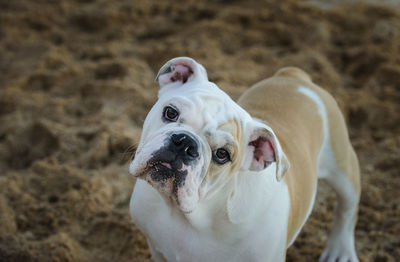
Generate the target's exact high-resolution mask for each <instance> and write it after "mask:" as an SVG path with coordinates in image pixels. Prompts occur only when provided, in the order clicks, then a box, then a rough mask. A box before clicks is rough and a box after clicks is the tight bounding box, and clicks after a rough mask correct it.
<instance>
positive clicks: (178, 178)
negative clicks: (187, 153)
mask: <svg viewBox="0 0 400 262" xmlns="http://www.w3.org/2000/svg"><path fill="white" fill-rule="evenodd" d="M187 173H188V171H187V170H185V169H183V168H181V169H176V168H174V165H173V164H172V163H168V162H164V161H151V162H148V163H147V165H146V167H145V168H144V169H143V171H142V172H140V173H139V175H138V176H137V177H139V178H141V179H144V180H146V181H147V182H148V183H149V184H150V185H151V186H153V187H154V188H156V189H157V190H158V191H160V192H161V193H164V194H166V195H167V196H169V197H173V198H174V199H175V200H177V194H178V190H179V188H182V187H183V186H184V185H185V179H186V176H187Z"/></svg>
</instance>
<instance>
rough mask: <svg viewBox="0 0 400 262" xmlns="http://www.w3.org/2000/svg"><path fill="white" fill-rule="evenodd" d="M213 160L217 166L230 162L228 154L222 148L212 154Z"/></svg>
mask: <svg viewBox="0 0 400 262" xmlns="http://www.w3.org/2000/svg"><path fill="white" fill-rule="evenodd" d="M213 160H214V161H215V162H216V163H217V164H220V165H222V164H225V163H226V162H228V161H230V160H231V157H230V155H229V152H228V151H227V150H225V149H224V148H218V149H217V150H215V151H214V152H213Z"/></svg>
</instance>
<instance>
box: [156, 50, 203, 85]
mask: <svg viewBox="0 0 400 262" xmlns="http://www.w3.org/2000/svg"><path fill="white" fill-rule="evenodd" d="M194 80H196V81H197V80H201V81H208V77H207V72H206V70H205V69H204V67H203V66H202V65H201V64H199V63H197V62H196V61H195V60H194V59H192V58H190V57H176V58H173V59H171V60H169V61H168V62H167V63H165V65H163V66H162V67H161V68H160V70H159V71H158V74H157V77H156V81H158V83H159V84H160V87H163V86H166V85H169V84H171V83H176V84H177V85H178V86H180V85H183V84H185V83H187V82H191V81H194Z"/></svg>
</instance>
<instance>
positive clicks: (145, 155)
mask: <svg viewBox="0 0 400 262" xmlns="http://www.w3.org/2000/svg"><path fill="white" fill-rule="evenodd" d="M156 80H158V82H159V84H160V86H161V89H160V91H159V97H158V101H157V102H156V104H155V105H154V106H153V108H152V109H151V110H150V112H149V114H148V115H147V117H146V120H145V122H144V126H143V133H142V136H141V139H140V143H139V146H138V149H137V152H136V156H135V158H134V160H133V161H132V163H131V165H130V173H131V174H133V175H134V176H136V177H139V178H142V179H145V180H146V181H147V182H148V183H150V184H151V185H152V186H153V187H154V188H156V189H157V190H158V191H159V192H160V194H161V195H162V196H163V197H166V198H168V199H171V200H172V201H173V202H174V204H176V205H177V206H178V207H179V208H180V209H181V210H182V212H184V213H190V212H191V211H193V210H195V209H196V206H197V204H198V203H199V201H201V200H202V199H207V198H208V197H210V196H211V195H215V193H217V194H218V193H219V192H221V191H223V188H224V186H225V185H226V184H227V183H229V182H232V181H233V178H234V177H235V175H238V174H240V173H241V172H251V171H253V172H258V171H261V170H264V169H266V168H267V167H268V166H270V164H272V163H276V170H275V174H276V176H274V179H276V180H280V179H281V177H282V176H283V174H284V172H285V171H286V170H287V168H288V165H287V161H286V159H285V156H284V154H283V152H282V150H281V147H280V144H279V142H278V140H277V138H276V136H275V134H274V132H273V131H272V130H271V129H270V128H269V127H268V126H267V125H266V124H264V123H262V122H260V121H257V120H254V119H253V118H251V116H250V115H249V114H248V113H247V112H246V111H245V110H243V109H242V108H241V107H240V106H239V105H238V104H236V103H235V102H234V101H232V100H231V98H230V97H229V96H228V95H227V94H225V93H224V92H223V91H222V90H220V89H219V88H218V87H217V86H216V85H215V84H214V83H212V82H210V81H208V78H207V73H206V70H205V69H204V67H203V66H202V65H200V64H199V63H197V62H196V61H195V60H193V59H191V58H187V57H179V58H174V59H172V60H170V61H168V62H167V63H166V64H165V65H164V66H163V67H162V68H161V69H160V72H159V73H158V76H157V79H156ZM275 177H276V178H275ZM221 194H222V193H221Z"/></svg>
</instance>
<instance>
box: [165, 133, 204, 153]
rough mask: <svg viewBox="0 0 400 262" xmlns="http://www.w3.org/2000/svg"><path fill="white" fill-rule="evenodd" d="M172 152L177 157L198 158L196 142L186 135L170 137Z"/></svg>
mask: <svg viewBox="0 0 400 262" xmlns="http://www.w3.org/2000/svg"><path fill="white" fill-rule="evenodd" d="M171 141H172V143H171V144H172V147H173V151H175V153H177V154H178V155H179V156H181V157H184V158H188V159H195V158H196V157H198V156H199V152H198V147H197V143H196V141H195V140H194V139H193V138H192V137H190V136H189V135H188V134H173V135H172V136H171Z"/></svg>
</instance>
